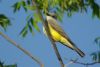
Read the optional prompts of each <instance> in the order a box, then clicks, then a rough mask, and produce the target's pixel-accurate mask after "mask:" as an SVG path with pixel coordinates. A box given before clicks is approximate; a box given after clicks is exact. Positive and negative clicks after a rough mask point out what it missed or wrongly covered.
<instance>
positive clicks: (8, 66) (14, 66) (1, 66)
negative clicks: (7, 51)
mask: <svg viewBox="0 0 100 67" xmlns="http://www.w3.org/2000/svg"><path fill="white" fill-rule="evenodd" d="M0 67H17V64H13V65H4V63H2V62H1V61H0Z"/></svg>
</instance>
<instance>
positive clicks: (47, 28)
mask: <svg viewBox="0 0 100 67" xmlns="http://www.w3.org/2000/svg"><path fill="white" fill-rule="evenodd" d="M32 4H33V6H35V7H36V10H37V13H38V15H39V17H40V19H41V20H42V24H43V26H44V28H45V30H46V31H47V35H48V38H49V40H50V41H51V43H52V46H53V48H54V51H55V53H56V56H57V58H58V60H59V62H60V64H61V67H64V63H63V61H62V59H61V56H60V54H59V51H58V49H57V46H56V44H55V42H54V40H53V39H52V37H51V34H50V30H49V27H48V23H47V21H45V20H44V18H43V16H42V14H41V12H40V10H39V9H38V6H37V4H36V2H35V0H32Z"/></svg>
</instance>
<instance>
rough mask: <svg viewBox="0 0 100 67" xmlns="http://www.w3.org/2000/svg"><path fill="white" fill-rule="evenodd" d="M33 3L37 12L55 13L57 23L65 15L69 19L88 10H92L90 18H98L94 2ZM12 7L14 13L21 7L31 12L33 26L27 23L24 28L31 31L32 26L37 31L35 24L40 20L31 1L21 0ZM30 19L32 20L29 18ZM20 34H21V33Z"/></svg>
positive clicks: (99, 8) (59, 0)
mask: <svg viewBox="0 0 100 67" xmlns="http://www.w3.org/2000/svg"><path fill="white" fill-rule="evenodd" d="M35 1H36V4H37V5H38V8H39V10H40V11H41V12H43V13H44V14H46V13H47V12H50V11H51V12H52V11H54V12H56V14H57V18H58V20H59V21H62V17H63V14H66V15H67V16H69V17H70V16H72V15H73V14H74V13H75V12H80V13H83V12H84V13H85V12H87V11H88V9H89V8H91V10H92V17H97V18H100V6H99V5H98V4H97V3H96V2H95V0H35ZM13 7H14V12H16V11H19V10H20V8H21V7H23V8H24V10H25V11H26V12H28V10H31V11H33V13H34V15H33V18H34V25H35V26H34V25H32V24H30V23H29V22H27V25H26V28H27V26H28V28H30V31H31V30H32V29H31V27H32V26H33V27H34V28H35V29H36V30H38V31H39V29H38V27H37V25H36V24H37V23H38V21H39V22H40V21H41V20H40V18H39V19H38V18H37V17H36V16H37V15H38V14H36V7H35V6H34V3H32V0H25V1H24V0H22V1H20V2H17V3H15V4H14V5H13ZM43 13H42V14H43ZM35 14H36V15H35ZM44 14H43V15H44ZM30 19H32V18H31V17H30ZM28 23H29V24H28ZM33 27H32V28H33ZM26 28H24V29H26ZM24 29H23V30H24ZM31 32H32V31H31ZM21 33H22V34H23V31H22V32H21ZM24 34H27V33H26V30H25V31H24Z"/></svg>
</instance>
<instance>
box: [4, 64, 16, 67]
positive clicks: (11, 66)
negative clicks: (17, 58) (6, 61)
mask: <svg viewBox="0 0 100 67" xmlns="http://www.w3.org/2000/svg"><path fill="white" fill-rule="evenodd" d="M4 67H17V64H14V65H4Z"/></svg>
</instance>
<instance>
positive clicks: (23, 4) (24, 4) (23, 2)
mask: <svg viewBox="0 0 100 67" xmlns="http://www.w3.org/2000/svg"><path fill="white" fill-rule="evenodd" d="M21 5H22V6H23V8H24V10H25V11H27V8H26V7H25V6H26V3H25V1H22V2H21Z"/></svg>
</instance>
